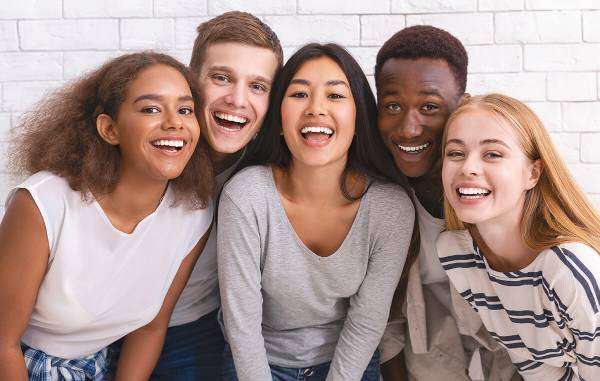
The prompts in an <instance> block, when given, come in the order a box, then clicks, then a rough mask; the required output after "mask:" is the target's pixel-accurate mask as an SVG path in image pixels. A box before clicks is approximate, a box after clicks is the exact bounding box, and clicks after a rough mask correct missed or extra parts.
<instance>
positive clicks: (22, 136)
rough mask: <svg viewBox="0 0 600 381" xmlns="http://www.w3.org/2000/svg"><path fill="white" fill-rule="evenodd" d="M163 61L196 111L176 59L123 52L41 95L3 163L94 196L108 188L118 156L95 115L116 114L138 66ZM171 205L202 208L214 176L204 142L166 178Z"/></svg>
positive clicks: (196, 96) (190, 82)
mask: <svg viewBox="0 0 600 381" xmlns="http://www.w3.org/2000/svg"><path fill="white" fill-rule="evenodd" d="M154 65H167V66H170V67H172V68H174V69H175V70H177V71H179V72H180V73H181V74H182V75H183V76H184V78H185V79H186V81H187V83H188V85H189V87H190V90H191V93H192V96H193V98H194V106H195V109H196V110H199V109H200V107H199V106H200V105H199V102H200V96H199V92H198V88H197V85H196V81H195V79H194V76H193V75H192V74H191V72H190V71H189V70H188V69H187V68H186V67H185V66H184V65H183V64H182V63H180V62H179V61H177V60H176V59H174V58H172V57H170V56H168V55H165V54H160V53H155V52H150V51H148V52H140V53H133V54H126V55H122V56H120V57H117V58H114V59H112V60H110V61H108V62H106V63H105V64H104V65H102V66H101V67H100V68H99V69H97V70H94V71H92V72H91V73H89V74H87V75H85V76H83V77H82V78H80V79H78V80H76V81H75V82H73V83H71V84H69V85H67V86H65V87H63V88H62V89H59V90H57V91H56V92H55V93H53V94H51V95H49V96H48V97H46V99H45V100H43V101H41V102H40V103H39V104H38V105H37V106H36V108H35V111H33V112H30V113H28V114H26V115H25V117H24V118H23V120H22V121H21V122H20V123H19V124H18V126H17V127H16V131H15V133H16V135H15V137H14V138H13V139H12V144H11V149H10V151H9V167H10V168H11V169H12V170H13V171H15V172H16V173H18V174H21V175H31V174H33V173H36V172H39V171H49V172H52V173H54V174H56V175H58V176H61V177H63V178H65V179H66V180H67V181H68V183H69V186H70V187H71V188H72V189H73V190H76V191H80V192H81V193H82V197H83V198H84V199H87V198H88V196H89V194H88V192H92V193H94V194H95V195H96V196H100V195H105V194H108V193H110V192H111V191H112V190H114V188H115V186H116V184H117V182H118V181H119V170H120V163H121V154H120V151H119V147H118V146H114V145H111V144H108V143H107V142H106V141H104V140H103V139H102V138H101V137H100V135H99V134H98V132H97V130H96V118H97V117H98V115H100V114H107V115H108V116H110V117H111V118H113V119H116V118H117V114H118V112H119V107H120V106H121V104H122V103H123V101H124V100H125V96H126V92H127V89H128V87H129V84H130V83H131V82H132V81H133V80H134V79H135V78H136V76H137V75H138V74H139V73H140V72H141V71H142V70H144V69H146V68H149V67H151V66H154ZM170 184H171V187H172V189H173V191H174V194H175V204H178V203H180V202H182V201H183V202H185V203H186V204H187V206H189V207H190V208H193V209H199V208H204V207H206V204H207V202H208V199H209V197H210V196H211V194H212V190H213V184H214V178H213V170H212V164H211V162H210V159H209V156H208V149H207V146H206V143H205V142H204V141H203V140H202V139H200V141H199V142H198V145H197V146H196V149H195V151H194V153H193V155H192V157H191V158H190V161H189V162H188V163H187V165H186V166H185V168H184V170H183V172H182V173H181V174H180V175H179V176H178V177H177V178H175V179H173V180H171V181H170Z"/></svg>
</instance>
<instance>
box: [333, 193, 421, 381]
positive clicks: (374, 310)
mask: <svg viewBox="0 0 600 381" xmlns="http://www.w3.org/2000/svg"><path fill="white" fill-rule="evenodd" d="M403 200H404V201H405V202H402V203H399V204H398V205H396V207H397V209H396V210H401V211H403V213H404V215H401V216H399V215H395V214H394V215H393V216H391V215H390V213H386V214H384V216H387V218H385V217H382V218H381V219H380V221H381V223H380V224H379V226H377V227H376V228H375V229H374V230H375V231H378V232H379V233H378V237H377V239H376V244H375V245H374V246H375V247H374V249H373V252H372V253H370V258H369V264H368V266H367V273H366V275H365V278H364V280H363V282H362V284H361V286H360V288H359V289H358V292H357V293H356V294H355V295H353V296H352V297H351V298H350V307H349V309H348V314H347V316H346V321H345V322H344V327H343V328H342V332H341V333H340V338H339V340H338V343H337V346H336V349H335V354H334V356H333V360H332V362H331V367H330V369H329V374H328V375H327V381H338V380H339V381H342V380H343V381H350V380H360V379H361V377H362V375H363V372H364V370H365V368H366V367H367V365H368V363H369V360H370V359H371V357H372V356H373V353H374V351H375V349H376V348H377V344H378V343H379V341H380V339H381V336H382V335H383V332H384V330H385V327H386V323H387V319H388V315H389V312H390V305H391V302H392V298H393V296H394V291H395V290H396V286H397V285H398V281H399V280H400V275H401V273H402V268H403V266H404V262H405V260H406V255H407V252H408V246H409V242H410V237H411V232H412V228H413V222H414V208H413V206H412V203H411V202H410V200H409V199H408V197H405V198H404V199H403ZM392 221H393V222H392Z"/></svg>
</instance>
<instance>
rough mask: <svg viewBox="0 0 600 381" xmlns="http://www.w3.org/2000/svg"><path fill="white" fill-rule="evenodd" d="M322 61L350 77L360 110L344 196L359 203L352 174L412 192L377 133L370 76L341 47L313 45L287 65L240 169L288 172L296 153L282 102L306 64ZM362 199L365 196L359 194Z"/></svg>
mask: <svg viewBox="0 0 600 381" xmlns="http://www.w3.org/2000/svg"><path fill="white" fill-rule="evenodd" d="M320 57H329V58H331V59H332V60H333V61H334V62H336V63H337V64H338V65H339V66H340V68H341V69H342V71H343V72H344V74H345V75H346V78H347V79H348V84H349V85H350V90H351V92H352V96H353V98H354V105H355V108H356V121H355V130H354V131H355V136H354V138H353V139H352V143H351V145H350V148H349V150H348V161H347V162H346V168H345V169H344V173H343V174H342V177H341V179H340V186H341V190H342V193H343V194H344V196H345V197H346V198H348V199H356V198H357V197H356V196H353V195H350V192H349V191H348V189H347V188H346V187H347V184H346V178H347V175H348V174H349V173H350V172H355V173H358V174H359V175H361V176H365V177H366V178H368V179H370V180H380V181H384V182H394V183H396V184H399V185H401V186H402V187H404V189H406V190H407V191H408V189H409V185H408V180H407V179H406V177H405V176H404V174H402V172H400V171H399V170H398V169H397V168H396V166H395V165H394V159H393V157H392V156H391V154H390V152H389V151H388V150H387V149H386V147H385V145H384V143H383V140H382V138H381V136H380V134H379V130H378V129H377V104H376V102H375V96H374V95H373V92H372V91H371V87H370V86H369V82H368V81H367V77H366V76H365V74H364V73H363V71H362V69H361V68H360V65H359V64H358V63H357V62H356V60H355V59H354V58H353V57H352V56H351V55H350V53H348V51H346V49H344V48H343V47H341V46H340V45H337V44H333V43H330V44H317V43H311V44H308V45H305V46H303V47H302V48H300V49H299V50H298V51H297V52H296V53H294V55H293V56H292V57H290V59H289V60H288V61H287V63H286V64H285V65H284V67H283V69H282V70H281V72H280V73H279V75H278V76H277V78H276V79H275V81H274V83H273V88H272V90H271V99H270V102H269V110H268V111H267V116H266V118H265V122H264V124H263V126H262V128H261V129H260V131H259V132H258V134H257V136H256V138H255V139H254V140H253V141H252V142H251V143H250V145H249V146H248V149H247V152H246V158H247V159H246V160H244V162H243V163H242V165H241V166H240V168H243V167H246V166H248V165H275V166H278V167H280V168H283V169H288V168H289V167H290V164H291V161H292V154H291V152H290V150H289V149H288V147H287V145H286V143H285V140H284V138H283V136H281V135H280V132H281V130H282V122H281V103H282V102H283V98H284V96H285V92H286V90H287V88H288V87H289V85H290V82H291V80H292V79H293V78H294V75H295V74H296V72H297V71H298V70H300V68H301V66H302V65H303V64H304V63H305V62H307V61H309V60H311V59H316V58H320ZM359 197H360V196H359Z"/></svg>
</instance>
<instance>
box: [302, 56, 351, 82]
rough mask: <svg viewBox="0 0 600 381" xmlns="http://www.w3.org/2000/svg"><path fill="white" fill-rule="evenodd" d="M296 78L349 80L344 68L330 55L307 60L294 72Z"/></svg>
mask: <svg viewBox="0 0 600 381" xmlns="http://www.w3.org/2000/svg"><path fill="white" fill-rule="evenodd" d="M293 78H294V79H312V80H314V81H318V80H323V81H329V80H332V79H334V80H342V81H344V82H347V78H346V74H344V71H343V70H342V68H341V67H340V66H339V65H338V64H337V63H336V62H335V61H334V60H332V59H331V58H329V57H317V58H312V59H309V60H307V61H305V62H304V63H303V64H302V65H300V67H299V68H298V71H296V73H295V74H294V77H293Z"/></svg>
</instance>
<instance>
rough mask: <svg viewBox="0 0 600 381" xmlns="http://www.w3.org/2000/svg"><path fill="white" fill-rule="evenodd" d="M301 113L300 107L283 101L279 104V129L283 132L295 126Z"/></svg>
mask: <svg viewBox="0 0 600 381" xmlns="http://www.w3.org/2000/svg"><path fill="white" fill-rule="evenodd" d="M301 111H302V109H301V107H299V106H298V105H296V104H294V103H292V102H288V101H285V100H284V101H283V102H282V103H281V127H282V128H283V130H284V131H285V130H287V129H290V128H294V127H295V126H296V124H297V123H298V120H299V118H300V115H301Z"/></svg>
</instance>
